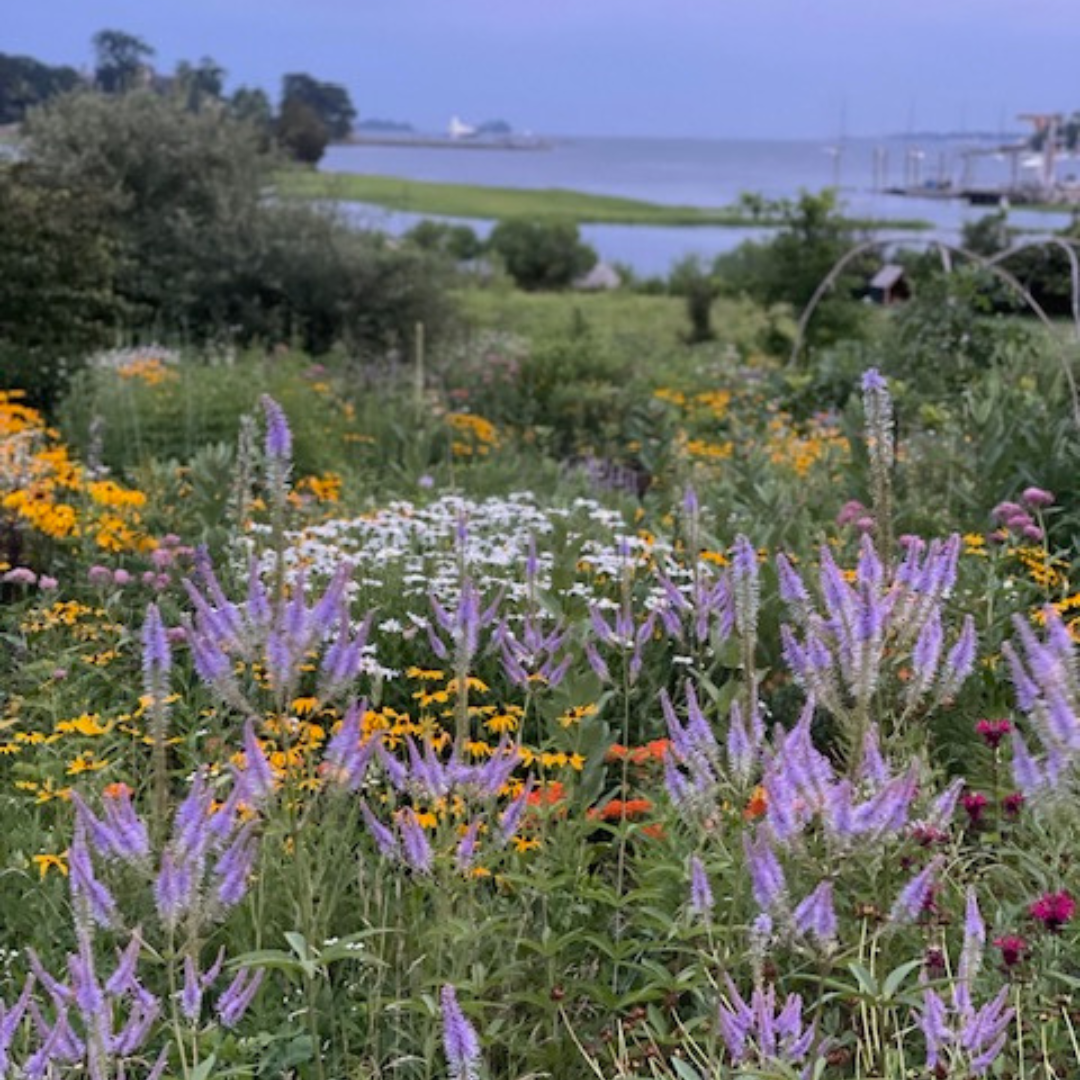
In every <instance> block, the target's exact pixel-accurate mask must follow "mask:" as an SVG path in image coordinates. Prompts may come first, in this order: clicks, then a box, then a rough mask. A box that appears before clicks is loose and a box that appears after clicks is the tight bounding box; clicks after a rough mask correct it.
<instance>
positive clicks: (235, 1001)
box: [217, 968, 266, 1028]
mask: <svg viewBox="0 0 1080 1080" xmlns="http://www.w3.org/2000/svg"><path fill="white" fill-rule="evenodd" d="M265 974H266V972H265V971H264V970H263V969H262V968H260V969H259V970H258V971H256V972H254V973H253V972H252V971H251V969H250V968H241V969H240V970H239V971H238V972H237V973H236V978H235V979H233V981H232V982H231V983H230V984H229V986H228V988H227V989H226V990H225V992H224V993H223V994H222V995H221V997H219V998H218V1002H217V1013H218V1019H220V1020H221V1023H222V1026H223V1027H227V1028H232V1027H236V1025H237V1024H238V1023H240V1020H241V1019H242V1018H243V1015H244V1013H246V1012H247V1010H248V1007H249V1006H250V1005H251V1002H252V1001H253V1000H254V998H255V994H256V993H257V992H258V989H259V984H260V983H261V982H262V981H263V976H264V975H265Z"/></svg>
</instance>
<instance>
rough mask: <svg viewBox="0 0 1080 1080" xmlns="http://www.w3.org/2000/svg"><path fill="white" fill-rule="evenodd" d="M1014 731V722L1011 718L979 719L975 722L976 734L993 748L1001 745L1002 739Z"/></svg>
mask: <svg viewBox="0 0 1080 1080" xmlns="http://www.w3.org/2000/svg"><path fill="white" fill-rule="evenodd" d="M1010 731H1012V723H1011V722H1010V721H1009V720H979V721H978V722H977V723H976V724H975V734H976V735H978V736H979V738H981V739H982V741H983V742H984V743H986V745H987V746H989V747H990V749H991V750H996V749H997V748H998V746H1000V745H1001V740H1002V739H1004V738H1005V736H1006V735H1008V734H1009V732H1010Z"/></svg>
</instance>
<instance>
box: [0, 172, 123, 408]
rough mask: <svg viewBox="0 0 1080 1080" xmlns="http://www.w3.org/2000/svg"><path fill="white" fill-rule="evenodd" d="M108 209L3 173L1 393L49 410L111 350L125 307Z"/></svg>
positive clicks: (81, 195) (35, 177) (31, 175)
mask: <svg viewBox="0 0 1080 1080" xmlns="http://www.w3.org/2000/svg"><path fill="white" fill-rule="evenodd" d="M106 221H107V207H106V205H105V203H104V201H103V200H102V199H101V197H100V196H99V195H98V194H96V193H95V192H94V191H93V190H91V189H89V188H87V187H86V186H85V185H82V184H76V185H74V186H72V187H65V188H57V187H54V186H52V185H51V184H50V183H49V178H48V177H44V176H42V175H40V174H39V173H37V172H36V171H35V170H34V169H32V168H31V167H30V166H29V165H26V164H16V165H4V166H0V373H2V381H0V385H3V386H7V387H15V386H17V387H20V388H21V389H24V390H26V391H27V392H28V393H29V394H30V396H31V397H32V399H33V400H34V401H35V403H37V404H40V405H44V406H49V405H51V404H52V403H53V401H54V399H55V397H56V395H57V394H58V392H59V391H60V390H61V389H62V385H63V382H64V379H65V375H66V374H68V373H69V372H70V370H71V368H72V367H73V366H74V364H75V362H76V361H77V360H78V359H79V357H80V356H81V355H82V354H84V353H85V352H86V351H87V350H89V349H94V348H98V347H100V346H101V345H103V344H105V343H106V342H108V341H109V340H110V339H111V338H112V335H113V334H114V333H115V330H114V327H115V325H116V323H117V320H118V317H119V315H120V311H121V304H120V301H119V299H118V297H117V296H116V294H115V292H114V290H113V283H114V278H115V271H116V254H117V252H116V245H115V244H114V242H113V241H112V240H111V238H110V236H109V232H108V228H107V224H106Z"/></svg>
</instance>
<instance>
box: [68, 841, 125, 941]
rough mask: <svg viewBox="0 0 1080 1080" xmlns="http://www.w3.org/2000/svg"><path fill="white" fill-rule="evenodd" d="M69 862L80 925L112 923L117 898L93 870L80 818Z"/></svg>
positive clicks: (72, 889)
mask: <svg viewBox="0 0 1080 1080" xmlns="http://www.w3.org/2000/svg"><path fill="white" fill-rule="evenodd" d="M68 866H69V867H70V870H69V876H68V885H69V887H70V889H71V896H72V899H73V900H74V901H75V911H76V919H77V921H78V922H79V924H80V926H83V927H86V926H88V925H89V924H90V923H97V925H98V926H102V927H109V926H112V925H113V923H114V922H115V921H116V901H115V900H114V899H113V896H112V893H110V892H109V890H108V889H107V888H106V887H105V886H104V885H103V884H102V883H101V882H100V881H99V880H98V879H97V877H96V876H95V874H94V865H93V862H92V861H91V858H90V850H89V848H88V847H87V843H86V833H85V831H84V828H83V826H82V824H81V823H80V822H76V825H75V836H74V838H73V839H72V841H71V847H70V849H69V851H68Z"/></svg>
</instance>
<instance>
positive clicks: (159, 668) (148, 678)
mask: <svg viewBox="0 0 1080 1080" xmlns="http://www.w3.org/2000/svg"><path fill="white" fill-rule="evenodd" d="M142 647H143V654H142V660H143V676H144V682H145V686H146V693H147V694H148V695H149V696H151V697H158V696H161V694H162V690H163V688H164V686H165V684H166V682H167V679H168V675H169V668H170V667H171V666H172V651H171V650H170V648H169V638H168V635H167V634H166V632H165V624H164V623H163V622H162V621H161V612H160V611H158V606H157V604H150V606H149V607H147V609H146V621H145V622H144V623H143V629H142Z"/></svg>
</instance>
